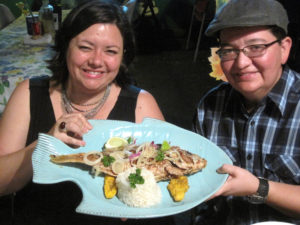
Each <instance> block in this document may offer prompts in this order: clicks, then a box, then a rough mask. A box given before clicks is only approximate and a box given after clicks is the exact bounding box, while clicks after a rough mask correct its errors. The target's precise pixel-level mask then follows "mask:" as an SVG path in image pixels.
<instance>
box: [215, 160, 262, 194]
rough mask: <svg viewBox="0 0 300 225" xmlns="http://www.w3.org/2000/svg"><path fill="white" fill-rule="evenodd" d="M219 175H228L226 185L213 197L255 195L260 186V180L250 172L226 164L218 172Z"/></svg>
mask: <svg viewBox="0 0 300 225" xmlns="http://www.w3.org/2000/svg"><path fill="white" fill-rule="evenodd" d="M217 172H218V173H221V174H226V173H227V174H228V175H229V176H228V178H227V181H226V182H225V184H224V185H223V186H222V187H221V188H220V189H219V190H218V191H217V192H216V193H215V194H214V195H213V196H212V197H211V198H214V197H217V196H219V195H223V196H229V195H233V196H247V195H251V194H254V193H255V192H256V191H257V189H258V185H259V180H258V178H257V177H256V176H254V175H253V174H252V173H250V172H249V171H247V170H245V169H242V168H240V167H237V166H233V165H229V164H224V165H223V166H221V167H220V168H219V169H218V170H217Z"/></svg>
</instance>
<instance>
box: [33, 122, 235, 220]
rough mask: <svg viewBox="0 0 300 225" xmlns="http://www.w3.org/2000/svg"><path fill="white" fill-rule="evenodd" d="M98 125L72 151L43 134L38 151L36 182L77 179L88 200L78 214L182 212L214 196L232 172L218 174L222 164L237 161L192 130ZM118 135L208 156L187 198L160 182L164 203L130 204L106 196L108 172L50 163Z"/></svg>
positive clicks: (98, 147)
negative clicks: (173, 193) (175, 198)
mask: <svg viewBox="0 0 300 225" xmlns="http://www.w3.org/2000/svg"><path fill="white" fill-rule="evenodd" d="M90 122H91V124H92V125H93V129H92V130H91V131H90V132H89V133H87V134H86V135H85V136H84V140H85V141H86V146H85V147H81V148H78V149H72V148H70V147H68V146H67V145H65V144H64V143H63V142H61V141H60V140H58V139H56V138H54V137H52V136H49V135H46V134H39V138H38V143H37V146H36V149H35V151H34V153H33V155H32V164H33V182H35V183H40V184H52V183H58V182H62V181H72V182H75V183H76V184H77V185H78V186H79V187H80V188H81V190H82V193H83V199H82V202H81V203H80V204H79V206H78V207H77V208H76V212H79V213H85V214H91V215H98V216H108V217H122V218H154V217H161V216H168V215H173V214H177V213H180V212H183V211H186V210H188V209H191V208H193V207H195V206H197V205H199V204H200V203H202V202H203V201H205V200H206V199H208V198H209V197H210V196H211V195H213V194H214V193H215V192H216V191H217V190H218V189H219V188H220V187H221V186H222V185H223V184H224V182H225V180H226V179H227V175H224V174H218V173H216V169H217V168H219V167H220V166H221V165H222V164H224V163H228V164H232V162H231V160H230V159H229V157H228V156H227V155H226V154H225V153H224V152H223V151H222V150H221V149H220V148H219V147H217V146H216V145H215V144H213V143H212V142H210V141H209V140H207V139H206V138H204V137H202V136H200V135H198V134H195V133H193V132H191V131H188V130H185V129H182V128H180V127H177V126H175V125H173V124H170V123H167V122H163V121H159V120H155V119H148V118H147V119H145V120H144V121H143V123H141V124H135V123H130V122H124V121H115V120H90ZM112 136H120V137H124V138H127V137H129V136H134V137H135V138H136V139H137V143H143V142H146V141H154V142H155V143H162V142H163V141H164V140H166V141H169V142H170V143H171V145H178V146H180V147H181V148H182V149H185V150H188V151H190V152H192V153H196V154H198V155H200V156H201V157H203V158H205V159H206V160H207V166H206V168H205V169H203V170H202V171H200V172H198V173H196V174H193V175H191V176H189V178H188V181H189V186H190V188H189V190H188V192H187V193H186V195H185V198H184V199H183V201H181V202H174V201H173V199H172V197H171V196H170V194H169V192H168V190H167V185H168V181H163V182H159V185H160V187H161V190H162V196H163V197H162V201H161V203H160V204H159V205H156V206H154V207H151V208H133V207H128V206H127V205H125V204H124V203H122V202H121V201H119V200H118V198H117V197H114V198H113V199H106V198H105V197H104V194H103V180H104V178H103V176H98V177H93V176H92V175H91V174H90V171H89V169H88V168H85V167H84V168H79V167H76V166H62V165H57V164H54V163H52V162H50V157H49V155H50V154H57V155H60V154H71V153H79V152H88V151H92V150H101V148H102V146H103V145H104V143H105V142H106V141H107V140H108V139H109V138H110V137H112Z"/></svg>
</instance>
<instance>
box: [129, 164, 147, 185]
mask: <svg viewBox="0 0 300 225" xmlns="http://www.w3.org/2000/svg"><path fill="white" fill-rule="evenodd" d="M128 180H129V183H130V187H131V188H136V184H143V183H145V180H144V178H143V177H142V176H141V169H136V170H135V173H131V174H130V175H129V176H128Z"/></svg>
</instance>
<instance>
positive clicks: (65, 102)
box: [61, 84, 111, 119]
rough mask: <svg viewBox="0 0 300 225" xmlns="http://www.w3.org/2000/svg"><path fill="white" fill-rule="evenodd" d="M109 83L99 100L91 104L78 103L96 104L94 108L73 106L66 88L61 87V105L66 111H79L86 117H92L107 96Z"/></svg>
mask: <svg viewBox="0 0 300 225" xmlns="http://www.w3.org/2000/svg"><path fill="white" fill-rule="evenodd" d="M110 88H111V84H109V85H107V87H106V90H105V93H104V95H103V97H102V98H101V99H100V100H99V102H96V103H92V104H81V105H80V104H78V105H80V106H92V105H96V106H95V107H94V108H91V109H88V110H82V109H79V108H77V107H75V106H74V104H73V103H72V102H71V100H70V99H69V98H68V97H67V94H66V89H65V88H63V89H62V93H61V98H62V106H63V108H64V109H65V111H66V113H72V112H74V111H77V112H81V113H83V115H84V116H85V118H87V119H91V118H93V117H94V116H95V115H96V114H97V113H98V112H99V110H100V109H101V107H102V106H103V105H104V103H105V101H106V99H107V98H108V96H109V93H110Z"/></svg>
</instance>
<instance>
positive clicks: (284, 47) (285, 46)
mask: <svg viewBox="0 0 300 225" xmlns="http://www.w3.org/2000/svg"><path fill="white" fill-rule="evenodd" d="M280 45H281V64H282V65H284V64H285V63H286V62H287V60H288V58H289V55H290V50H291V47H292V39H291V38H290V37H285V38H284V39H282V41H281V43H280Z"/></svg>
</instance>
